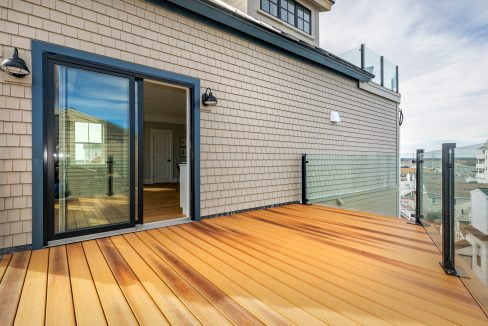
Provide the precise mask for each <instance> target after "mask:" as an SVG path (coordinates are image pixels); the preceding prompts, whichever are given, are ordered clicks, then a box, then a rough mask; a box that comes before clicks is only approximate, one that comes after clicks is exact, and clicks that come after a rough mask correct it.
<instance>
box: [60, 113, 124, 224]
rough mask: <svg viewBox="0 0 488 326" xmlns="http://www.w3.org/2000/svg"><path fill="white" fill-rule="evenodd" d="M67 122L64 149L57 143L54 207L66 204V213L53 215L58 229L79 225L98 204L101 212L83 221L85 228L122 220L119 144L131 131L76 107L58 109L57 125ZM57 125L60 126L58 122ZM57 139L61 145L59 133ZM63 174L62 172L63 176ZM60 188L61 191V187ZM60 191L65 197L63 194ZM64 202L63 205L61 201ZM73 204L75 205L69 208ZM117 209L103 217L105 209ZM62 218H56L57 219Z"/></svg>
mask: <svg viewBox="0 0 488 326" xmlns="http://www.w3.org/2000/svg"><path fill="white" fill-rule="evenodd" d="M59 121H64V122H65V128H64V130H63V136H64V141H63V143H64V144H66V145H65V146H63V147H64V150H63V151H61V148H60V147H59V146H58V148H57V149H58V152H57V153H55V157H57V162H56V166H57V167H58V168H57V171H56V176H55V180H56V182H55V193H56V194H55V199H56V201H57V203H56V208H58V209H59V207H60V206H62V207H64V212H65V213H64V216H63V217H61V216H59V215H58V214H59V213H58V212H57V213H56V216H59V218H58V219H55V224H56V227H55V229H56V230H57V232H65V231H70V230H74V229H76V228H77V227H78V228H79V227H80V223H81V221H80V216H78V215H80V214H81V215H85V214H86V212H87V211H90V210H92V209H94V206H96V205H97V203H99V202H100V201H103V202H104V205H99V208H98V209H101V210H102V211H101V212H100V213H101V214H97V215H95V216H96V218H95V216H94V218H89V219H87V220H86V221H84V222H83V227H91V226H98V225H103V224H108V223H111V222H113V219H114V218H115V219H120V222H123V221H124V220H123V218H124V214H120V212H121V210H123V209H124V206H128V203H129V183H128V179H129V169H128V165H129V163H128V162H129V158H128V152H127V151H126V150H125V149H124V148H123V146H121V145H120V139H127V138H128V136H129V135H128V134H129V131H128V130H127V128H123V127H121V126H118V125H116V124H114V123H111V122H109V121H107V120H105V119H102V118H99V117H96V116H92V115H89V114H87V113H84V112H82V111H79V110H76V109H74V108H66V109H62V110H59V109H58V110H57V113H56V124H59ZM56 129H59V127H58V126H56ZM55 143H57V144H59V143H60V141H59V133H58V134H56V137H55ZM61 175H62V176H61ZM63 190H64V191H63ZM63 192H64V195H63ZM61 203H63V204H61ZM72 205H73V208H71V206H72ZM110 210H112V213H113V212H119V214H112V215H113V216H110V218H109V217H107V215H106V214H104V213H107V214H108V213H109V211H110ZM61 218H62V219H63V221H62V222H61V221H59V219H61Z"/></svg>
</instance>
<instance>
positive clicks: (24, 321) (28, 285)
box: [15, 249, 49, 326]
mask: <svg viewBox="0 0 488 326" xmlns="http://www.w3.org/2000/svg"><path fill="white" fill-rule="evenodd" d="M48 257H49V249H42V250H37V251H34V252H32V255H31V259H30V262H29V267H28V269H27V274H26V277H25V281H24V285H23V287H22V295H21V297H20V302H19V306H18V307H17V313H16V318H15V324H16V325H32V326H34V325H44V317H45V315H46V289H47V268H48Z"/></svg>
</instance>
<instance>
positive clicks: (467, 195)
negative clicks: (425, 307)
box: [454, 148, 488, 308]
mask: <svg viewBox="0 0 488 326" xmlns="http://www.w3.org/2000/svg"><path fill="white" fill-rule="evenodd" d="M477 163H478V159H477V158H476V154H475V153H471V152H466V151H464V150H463V149H462V148H459V149H456V159H455V165H454V171H455V172H454V173H455V178H454V188H455V202H454V216H455V220H454V240H455V250H456V257H457V259H456V269H457V270H458V272H459V273H460V274H461V275H464V276H468V277H469V278H468V279H466V280H465V284H466V286H467V287H468V288H469V289H470V291H471V292H472V293H473V295H474V296H475V297H476V298H487V297H488V264H487V263H488V250H487V249H488V180H487V179H484V178H480V177H479V175H477V172H478V170H477V167H476V164H477ZM481 304H484V305H485V308H486V305H488V301H487V300H481Z"/></svg>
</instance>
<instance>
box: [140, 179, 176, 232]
mask: <svg viewBox="0 0 488 326" xmlns="http://www.w3.org/2000/svg"><path fill="white" fill-rule="evenodd" d="M178 217H185V215H183V211H182V209H181V207H180V192H179V190H177V184H176V183H160V184H152V185H145V186H144V223H151V222H159V221H165V220H171V219H174V218H178Z"/></svg>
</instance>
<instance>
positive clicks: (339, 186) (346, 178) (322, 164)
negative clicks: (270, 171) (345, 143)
mask: <svg viewBox="0 0 488 326" xmlns="http://www.w3.org/2000/svg"><path fill="white" fill-rule="evenodd" d="M307 161H308V163H307V177H306V188H307V199H308V203H316V204H323V205H331V206H338V207H342V208H347V209H354V210H360V211H368V212H373V213H377V214H382V215H392V216H398V214H399V200H398V198H399V184H398V179H399V178H398V168H399V160H398V157H397V155H396V153H391V154H318V155H310V154H309V155H307Z"/></svg>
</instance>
